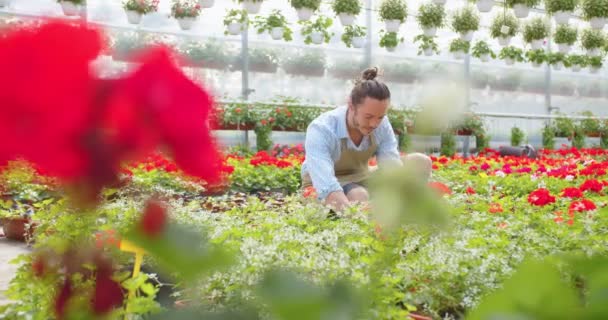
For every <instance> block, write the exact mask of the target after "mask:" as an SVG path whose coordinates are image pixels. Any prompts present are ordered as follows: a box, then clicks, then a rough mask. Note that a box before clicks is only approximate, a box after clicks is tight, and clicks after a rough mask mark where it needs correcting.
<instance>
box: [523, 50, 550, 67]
mask: <svg viewBox="0 0 608 320" xmlns="http://www.w3.org/2000/svg"><path fill="white" fill-rule="evenodd" d="M526 59H527V60H528V61H529V62H530V63H532V66H533V67H535V68H538V67H540V66H541V65H542V64H543V63H545V62H546V61H547V54H546V53H545V50H543V49H535V50H534V49H533V50H529V51H528V52H526Z"/></svg>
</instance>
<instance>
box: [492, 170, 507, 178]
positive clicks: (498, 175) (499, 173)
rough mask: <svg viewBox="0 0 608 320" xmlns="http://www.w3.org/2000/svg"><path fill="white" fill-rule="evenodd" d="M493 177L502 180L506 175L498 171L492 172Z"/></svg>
mask: <svg viewBox="0 0 608 320" xmlns="http://www.w3.org/2000/svg"><path fill="white" fill-rule="evenodd" d="M494 175H495V176H497V177H501V178H504V177H506V176H507V175H506V174H505V173H504V172H502V171H501V170H498V171H496V172H494Z"/></svg>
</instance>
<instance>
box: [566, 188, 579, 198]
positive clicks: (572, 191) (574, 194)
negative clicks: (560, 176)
mask: <svg viewBox="0 0 608 320" xmlns="http://www.w3.org/2000/svg"><path fill="white" fill-rule="evenodd" d="M562 197H564V198H582V197H583V192H582V191H581V190H580V189H579V188H574V187H567V188H565V189H564V190H562Z"/></svg>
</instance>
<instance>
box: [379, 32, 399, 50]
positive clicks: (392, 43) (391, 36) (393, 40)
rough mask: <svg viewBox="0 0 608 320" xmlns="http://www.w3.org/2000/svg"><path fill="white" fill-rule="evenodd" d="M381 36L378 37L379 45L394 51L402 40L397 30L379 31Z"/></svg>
mask: <svg viewBox="0 0 608 320" xmlns="http://www.w3.org/2000/svg"><path fill="white" fill-rule="evenodd" d="M380 33H381V34H382V37H381V38H380V47H382V48H385V49H386V50H387V51H389V52H394V51H395V50H396V49H397V46H398V45H399V43H401V42H403V37H401V38H399V35H397V32H384V30H382V31H381V32H380Z"/></svg>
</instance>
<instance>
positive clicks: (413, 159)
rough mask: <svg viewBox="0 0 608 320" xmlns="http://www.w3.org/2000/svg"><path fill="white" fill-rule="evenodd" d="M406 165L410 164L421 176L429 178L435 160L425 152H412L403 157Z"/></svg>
mask: <svg viewBox="0 0 608 320" xmlns="http://www.w3.org/2000/svg"><path fill="white" fill-rule="evenodd" d="M401 160H402V162H403V165H404V166H409V167H411V169H413V170H415V172H416V173H418V174H420V177H421V178H423V179H425V180H429V179H430V178H431V172H432V170H433V161H432V160H431V158H430V157H429V156H427V155H426V154H424V153H418V152H415V153H410V154H407V155H405V156H403V157H402V158H401Z"/></svg>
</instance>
